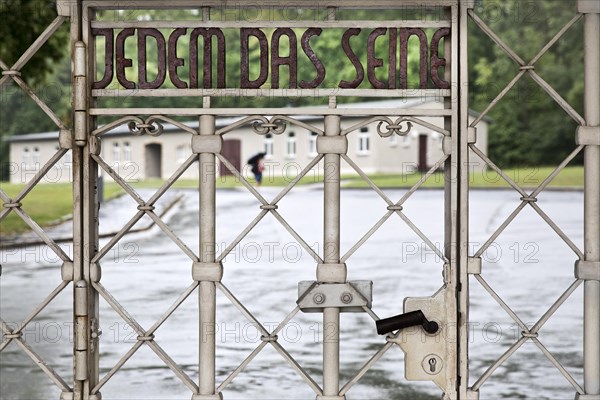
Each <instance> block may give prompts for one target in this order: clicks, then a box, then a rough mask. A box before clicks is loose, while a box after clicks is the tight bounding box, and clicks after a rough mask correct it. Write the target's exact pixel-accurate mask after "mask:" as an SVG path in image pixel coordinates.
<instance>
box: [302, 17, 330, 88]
mask: <svg viewBox="0 0 600 400" xmlns="http://www.w3.org/2000/svg"><path fill="white" fill-rule="evenodd" d="M321 32H323V29H321V28H308V29H307V30H306V31H304V33H303V34H302V38H301V39H300V44H301V45H302V50H304V54H306V56H307V57H308V59H309V60H310V62H312V63H313V65H314V66H315V69H316V70H317V76H316V77H315V79H313V80H312V81H308V82H307V81H305V80H302V81H300V87H301V88H302V89H314V88H316V87H317V86H319V85H320V84H321V82H323V80H324V79H325V66H324V65H323V63H322V62H321V60H320V59H319V57H317V55H316V54H315V52H314V50H313V49H312V47H310V38H311V37H313V36H319V35H320V34H321Z"/></svg>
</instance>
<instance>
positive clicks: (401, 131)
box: [377, 118, 413, 137]
mask: <svg viewBox="0 0 600 400" xmlns="http://www.w3.org/2000/svg"><path fill="white" fill-rule="evenodd" d="M386 119H387V118H386ZM384 124H385V125H384ZM403 124H406V127H403V126H402V125H403ZM382 125H384V128H385V130H381V126H382ZM412 127H413V124H412V122H410V121H407V120H406V119H403V118H398V119H397V120H396V121H394V122H392V121H391V120H390V119H387V121H386V120H382V121H379V123H378V124H377V133H378V134H379V136H381V137H390V136H392V135H393V134H396V135H399V136H404V135H406V134H408V132H410V130H411V129H412Z"/></svg>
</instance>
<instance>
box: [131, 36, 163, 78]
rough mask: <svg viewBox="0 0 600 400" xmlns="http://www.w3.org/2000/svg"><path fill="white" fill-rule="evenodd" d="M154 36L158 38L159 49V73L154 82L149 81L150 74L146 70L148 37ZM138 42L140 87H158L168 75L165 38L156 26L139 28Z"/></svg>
mask: <svg viewBox="0 0 600 400" xmlns="http://www.w3.org/2000/svg"><path fill="white" fill-rule="evenodd" d="M148 36H152V37H153V38H154V39H156V49H157V69H158V74H157V76H156V79H154V80H153V81H152V82H148V75H147V70H146V62H147V60H146V50H147V49H146V38H147V37H148ZM137 43H138V80H139V85H140V89H157V88H159V87H160V86H161V85H162V84H163V83H164V81H165V77H166V76H167V62H166V43H165V38H164V36H163V35H162V33H160V31H159V30H158V29H154V28H139V29H138V34H137Z"/></svg>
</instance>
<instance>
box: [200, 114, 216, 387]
mask: <svg viewBox="0 0 600 400" xmlns="http://www.w3.org/2000/svg"><path fill="white" fill-rule="evenodd" d="M214 133H215V117H214V115H202V116H200V135H214ZM199 161H200V262H204V263H214V262H215V236H216V233H215V230H216V205H215V200H216V195H215V190H216V170H215V168H216V163H215V155H214V154H212V153H201V154H200V155H199ZM198 297H199V310H200V345H199V346H200V352H199V354H200V359H199V394H200V396H198V397H199V398H203V399H205V398H213V396H215V319H216V285H215V282H209V281H201V282H200V289H199V293H198Z"/></svg>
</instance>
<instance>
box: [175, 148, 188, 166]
mask: <svg viewBox="0 0 600 400" xmlns="http://www.w3.org/2000/svg"><path fill="white" fill-rule="evenodd" d="M176 151H177V162H178V163H180V164H182V163H183V162H184V161H185V159H186V157H185V153H186V152H185V145H183V144H182V145H180V146H177V149H176Z"/></svg>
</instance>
